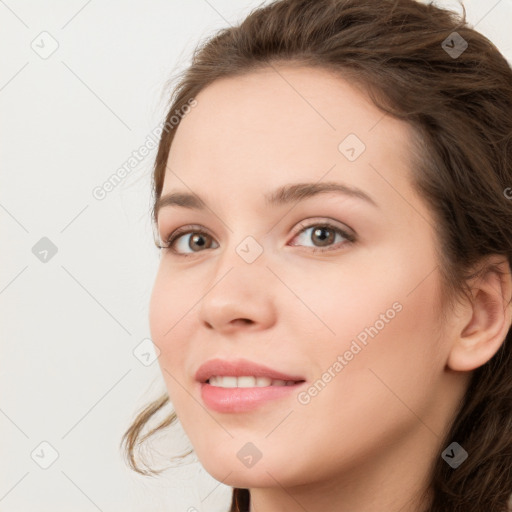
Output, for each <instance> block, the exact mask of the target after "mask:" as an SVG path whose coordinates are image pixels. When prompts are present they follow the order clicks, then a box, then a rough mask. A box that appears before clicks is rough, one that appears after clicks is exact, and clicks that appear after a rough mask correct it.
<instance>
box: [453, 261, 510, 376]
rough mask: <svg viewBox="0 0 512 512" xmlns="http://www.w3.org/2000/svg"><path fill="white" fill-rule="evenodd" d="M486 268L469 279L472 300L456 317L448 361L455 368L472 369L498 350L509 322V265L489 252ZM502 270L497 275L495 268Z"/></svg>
mask: <svg viewBox="0 0 512 512" xmlns="http://www.w3.org/2000/svg"><path fill="white" fill-rule="evenodd" d="M483 265H485V267H484V268H486V271H485V272H484V273H482V275H481V276H479V277H476V278H474V279H473V281H472V283H471V290H472V301H471V303H467V302H466V303H465V305H464V307H463V312H462V314H461V315H460V316H458V317H457V322H456V324H455V331H454V338H453V345H452V349H451V351H450V354H449V357H448V361H447V365H448V366H449V367H450V368H451V369H452V370H456V371H470V370H474V369H476V368H478V367H480V366H482V365H484V364H485V363H487V361H489V360H490V359H491V358H492V357H493V356H494V354H496V352H497V351H498V350H499V348H500V347H501V345H502V344H503V341H504V340H505V338H506V336H507V333H508V332H509V330H510V328H511V323H512V303H511V302H510V301H511V293H512V282H511V273H510V265H509V263H508V261H507V259H506V258H505V257H504V256H500V255H491V256H490V257H488V258H486V261H485V262H484V263H483ZM491 265H494V267H495V268H498V269H499V270H501V272H503V275H500V274H499V273H498V272H496V270H495V268H492V267H491Z"/></svg>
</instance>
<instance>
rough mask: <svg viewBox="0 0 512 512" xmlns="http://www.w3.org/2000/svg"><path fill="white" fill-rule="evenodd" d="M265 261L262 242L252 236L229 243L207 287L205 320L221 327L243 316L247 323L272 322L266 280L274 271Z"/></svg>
mask: <svg viewBox="0 0 512 512" xmlns="http://www.w3.org/2000/svg"><path fill="white" fill-rule="evenodd" d="M235 236H236V235H235ZM232 240H234V238H233V236H232ZM266 263H267V260H266V258H265V251H264V249H263V245H262V244H261V243H260V242H259V241H258V240H256V238H255V237H253V236H252V235H247V236H245V237H243V238H242V239H241V241H239V242H238V243H236V242H235V243H232V244H231V243H230V244H229V247H228V248H227V249H226V250H225V251H223V252H222V253H221V254H220V255H219V259H218V261H217V264H216V266H215V271H214V272H213V273H212V276H211V280H210V281H209V286H208V287H207V290H205V295H204V297H203V300H202V301H201V307H200V316H201V318H202V320H203V321H205V322H207V323H208V324H210V326H213V327H216V328H218V329H221V328H223V327H226V326H228V325H233V324H235V323H236V324H239V323H240V322H239V321H240V319H243V320H244V323H247V321H251V322H257V323H261V322H263V323H266V322H268V321H270V318H271V317H272V310H273V307H272V297H271V291H270V289H269V285H268V284H267V281H268V280H269V279H271V278H272V273H271V272H270V271H269V269H268V268H267V267H266Z"/></svg>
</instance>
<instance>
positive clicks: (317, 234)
mask: <svg viewBox="0 0 512 512" xmlns="http://www.w3.org/2000/svg"><path fill="white" fill-rule="evenodd" d="M299 226H300V228H302V229H301V230H300V231H299V232H298V233H297V234H296V235H295V236H294V237H293V239H292V240H295V239H298V238H300V237H301V236H303V237H304V235H301V234H302V233H306V232H307V231H308V230H311V229H313V228H316V229H313V231H312V232H311V234H310V235H309V237H308V236H306V237H305V238H306V240H311V241H313V242H314V243H316V244H318V245H317V246H316V247H314V248H313V249H309V250H310V252H318V251H320V252H326V251H330V250H333V249H336V248H338V247H339V246H340V245H346V244H350V243H353V242H355V241H356V237H355V235H353V234H351V233H349V232H348V231H347V230H345V229H342V228H340V227H337V226H335V225H334V224H332V223H330V222H315V223H309V224H304V223H301V224H300V225H299ZM190 235H193V236H190ZM336 235H339V237H341V239H342V241H341V243H339V244H338V246H335V247H334V248H333V247H329V246H330V245H331V244H333V243H334V241H335V238H336ZM343 239H344V240H345V242H343ZM212 241H213V237H211V236H210V234H209V233H208V232H206V231H204V230H203V229H201V227H200V226H183V227H181V228H179V229H177V230H176V231H174V232H173V233H172V234H171V235H170V236H169V237H168V238H167V239H166V240H165V243H166V245H164V246H160V245H158V247H159V248H160V249H164V250H166V251H171V252H173V253H174V254H176V255H178V256H184V257H187V256H191V255H192V254H194V253H197V252H201V251H200V250H195V249H197V248H199V249H205V248H206V249H211V248H213V249H215V248H216V247H218V244H217V245H216V246H212ZM215 244H216V242H215ZM291 245H292V246H296V245H300V244H296V243H293V244H291ZM326 247H328V248H326ZM186 250H191V251H192V252H188V253H187V252H186Z"/></svg>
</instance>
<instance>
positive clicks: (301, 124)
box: [163, 66, 410, 199]
mask: <svg viewBox="0 0 512 512" xmlns="http://www.w3.org/2000/svg"><path fill="white" fill-rule="evenodd" d="M195 99H196V101H197V105H196V106H195V107H194V108H192V109H191V110H190V112H189V113H188V114H186V115H185V116H184V118H183V119H182V121H181V123H180V125H179V126H178V128H177V132H176V134H175V137H174V140H173V143H172V146H171V150H170V153H169V158H168V170H167V173H166V177H165V180H164V188H163V193H166V192H168V191H171V190H175V189H180V190H183V188H184V185H186V186H188V187H190V188H191V189H192V190H193V191H194V192H197V193H199V194H200V195H201V193H202V192H204V193H205V194H208V189H210V190H212V189H213V188H215V187H216V186H218V187H219V188H222V190H223V192H224V193H226V194H228V193H230V192H231V193H232V194H241V193H243V191H244V190H246V191H248V192H249V191H251V192H252V193H256V194H259V195H261V197H263V195H264V193H265V192H267V191H268V190H269V189H274V188H277V187H279V186H280V185H282V184H283V183H288V182H290V181H296V182H298V181H302V182H305V181H319V180H321V179H323V178H324V177H325V178H326V179H328V180H329V181H332V180H338V181H342V182H344V183H347V184H349V185H353V186H356V187H359V188H362V189H366V190H367V191H368V193H369V194H370V195H372V192H373V195H375V194H377V195H378V196H382V195H386V194H387V195H392V194H396V191H395V192H393V191H392V187H391V188H390V185H389V184H394V185H396V186H398V188H402V189H403V188H404V187H405V188H407V186H408V179H409V168H410V150H409V142H410V128H409V126H408V125H407V124H406V123H404V122H402V121H399V120H396V119H394V118H391V117H390V116H386V115H384V113H383V112H382V111H380V110H379V109H377V107H375V106H374V105H373V103H371V101H370V100H369V99H368V98H367V96H366V95H365V94H364V92H362V91H361V90H359V89H358V88H357V87H354V86H353V85H351V84H350V83H349V82H347V81H346V80H344V79H342V78H340V77H339V76H336V75H334V74H332V73H330V72H329V71H326V70H321V69H316V68H315V69H312V68H304V67H296V66H294V67H292V66H289V67H287V66H279V67H276V69H272V68H265V69H262V70H258V71H256V72H251V73H248V74H245V75H242V76H237V77H229V78H223V79H219V80H217V81H215V82H213V83H212V84H210V85H209V86H207V87H206V88H205V89H203V90H202V91H201V92H200V93H199V94H198V95H197V97H196V98H195ZM351 148H353V149H354V150H353V151H352V149H351ZM347 151H348V152H347ZM354 154H355V157H356V158H354ZM347 156H348V157H350V158H348V157H347ZM171 171H172V172H171ZM379 175H381V177H379ZM383 177H384V178H385V180H387V181H388V182H389V184H388V185H385V183H386V181H385V180H383ZM395 199H396V197H395Z"/></svg>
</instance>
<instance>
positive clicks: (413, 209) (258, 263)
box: [150, 65, 511, 512]
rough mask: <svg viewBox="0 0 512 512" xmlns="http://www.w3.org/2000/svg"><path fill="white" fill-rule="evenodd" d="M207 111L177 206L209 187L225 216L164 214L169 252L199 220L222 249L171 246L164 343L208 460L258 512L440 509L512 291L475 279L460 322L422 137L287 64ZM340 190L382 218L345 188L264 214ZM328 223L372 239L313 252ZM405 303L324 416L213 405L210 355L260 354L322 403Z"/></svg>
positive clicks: (158, 309) (192, 115)
mask: <svg viewBox="0 0 512 512" xmlns="http://www.w3.org/2000/svg"><path fill="white" fill-rule="evenodd" d="M277 70H278V72H277ZM283 78H285V79H283ZM196 100H197V101H198V104H197V106H196V107H194V108H193V109H191V111H190V112H189V113H188V114H187V115H186V116H185V117H184V118H183V120H182V121H181V123H180V125H179V127H178V129H177V132H176V135H175V139H174V142H173V144H172V147H171V150H170V153H169V159H168V164H167V171H166V177H165V180H164V187H163V195H165V194H167V193H169V192H171V191H173V192H174V191H178V190H179V191H185V192H190V191H193V192H194V193H195V194H198V195H199V196H200V197H201V198H203V199H204V200H205V201H206V202H207V204H208V206H209V209H206V210H205V211H195V210H190V209H187V208H183V207H176V206H170V207H166V208H163V209H162V210H161V211H160V212H159V217H158V232H159V235H160V237H161V239H162V240H164V239H166V238H168V236H169V235H170V234H171V233H172V232H173V231H174V230H176V229H177V228H179V227H180V226H185V225H188V224H197V225H199V226H198V227H197V228H191V230H192V231H193V233H192V235H193V234H194V233H196V232H197V231H202V230H206V231H207V233H206V234H205V235H203V236H204V237H205V239H204V242H206V244H207V245H206V248H201V247H198V246H197V245H194V244H193V243H192V246H190V245H189V242H193V240H192V236H191V234H190V233H189V234H184V235H182V236H181V239H180V241H179V242H176V244H177V245H176V246H175V249H176V250H177V251H180V252H181V253H188V254H190V256H189V257H184V256H182V255H180V254H175V253H172V252H171V251H170V250H164V251H162V253H161V260H160V265H159V269H158V273H157V276H156V280H155V283H154V288H153V292H152V296H151V303H150V328H151V334H152V339H153V341H154V343H155V344H156V345H157V346H158V347H159V349H160V351H161V354H160V357H159V364H160V367H161V370H162V374H163V377H164V380H165V383H166V386H167V389H168V392H169V396H170V399H171V402H172V404H173V406H174V409H175V411H176V413H177V415H178V418H179V419H180V422H181V424H182V426H183V428H184V430H185V432H186V434H187V436H188V437H189V439H190V441H191V443H192V445H193V447H194V449H195V452H196V454H197V456H198V458H199V460H200V462H201V463H202V465H203V466H204V468H205V469H206V471H208V472H209V473H210V474H211V475H212V476H213V477H214V478H215V479H217V480H219V481H222V482H223V483H224V484H226V485H229V486H233V487H235V486H236V487H241V488H249V489H250V491H251V500H252V503H251V510H252V511H258V512H260V511H261V512H263V511H264V512H278V511H286V510H307V511H308V512H315V511H322V512H329V511H336V512H353V511H355V510H357V511H358V512H377V511H378V512H382V510H386V511H396V512H398V511H400V512H407V511H420V510H422V508H421V504H420V502H419V501H417V496H418V493H419V492H420V491H422V490H424V489H425V488H426V487H428V481H429V480H428V475H429V469H430V466H431V464H432V463H433V462H434V461H435V460H437V457H438V450H439V449H441V450H443V449H444V448H445V447H446V446H444V445H442V443H443V439H442V436H443V435H444V433H445V430H446V429H447V427H448V424H449V422H450V421H451V420H452V419H453V417H454V415H455V413H456V407H457V404H458V403H459V400H460V399H461V397H462V395H463V393H464V391H465V390H466V387H467V385H468V383H469V377H470V376H471V370H473V369H474V368H477V367H478V366H480V365H482V364H484V363H485V362H486V361H487V360H489V359H490V358H491V357H492V355H494V353H495V352H496V351H497V350H498V348H499V346H500V345H501V343H502V341H503V339H504V337H505V335H506V333H507V330H508V327H509V326H510V318H511V313H510V308H509V309H508V310H506V311H505V306H504V305H503V300H501V299H500V292H503V293H506V294H508V296H509V295H510V280H508V281H503V282H502V281H500V280H499V279H498V278H497V277H496V276H495V275H494V274H493V275H489V276H487V277H486V278H485V279H482V281H481V282H480V281H479V282H476V283H475V290H478V293H475V297H476V299H475V303H474V304H472V303H464V305H460V306H458V307H457V309H456V311H455V313H454V314H453V315H452V316H450V317H449V319H448V321H447V322H444V323H442V321H441V316H440V315H439V310H438V304H439V303H440V297H441V293H442V290H441V287H440V274H439V271H438V270H436V268H437V264H438V261H437V257H436V252H435V249H436V244H437V242H436V239H435V235H434V231H433V226H434V221H433V218H432V215H431V213H430V212H429V208H428V206H427V205H426V204H425V202H424V201H423V199H422V198H421V197H419V196H418V195H417V194H416V193H415V192H414V190H413V188H412V185H411V176H410V158H409V155H410V152H409V146H408V142H409V141H410V131H409V126H408V125H407V124H405V123H403V122H401V121H398V120H394V119H392V118H390V117H389V116H385V117H383V114H382V112H381V111H379V110H378V109H377V108H376V107H375V106H374V105H373V104H372V103H371V102H370V100H369V99H368V98H367V97H366V96H365V95H364V94H363V92H362V91H360V90H359V89H356V88H354V87H352V86H351V85H350V84H349V83H347V82H346V81H345V80H343V79H341V78H339V77H336V76H334V75H332V74H330V73H329V72H327V71H320V70H318V69H315V70H311V69H307V68H304V67H300V66H299V67H292V66H284V65H282V66H280V67H279V68H276V70H274V69H271V68H268V69H264V70H260V71H257V72H251V73H250V74H247V75H245V76H243V77H237V78H226V79H221V80H218V81H216V82H214V83H213V84H211V85H210V86H208V87H207V88H206V89H204V90H203V91H201V93H200V94H198V96H197V97H196ZM350 133H353V134H356V135H357V136H358V137H359V139H360V140H362V141H363V142H364V144H365V146H366V149H365V151H364V152H363V153H362V154H361V155H360V156H359V157H358V158H357V159H356V160H355V161H353V162H351V161H349V160H348V159H347V158H346V157H345V156H344V155H343V154H342V153H341V152H340V151H339V150H338V145H339V144H340V142H341V141H342V140H343V139H344V138H345V137H346V136H347V135H348V134H350ZM325 181H335V182H338V183H345V184H348V185H350V186H354V187H358V188H360V189H362V190H363V191H364V192H366V193H367V194H368V195H370V196H371V197H372V198H373V199H374V200H375V202H376V203H377V205H378V207H375V206H372V205H371V204H369V203H366V202H365V201H362V200H360V199H357V198H353V197H348V196H344V195H339V194H336V193H328V194H321V195H318V196H316V197H312V198H308V199H305V200H302V201H298V202H295V203H293V204H289V205H280V206H276V207H268V206H266V205H265V203H264V199H263V197H264V194H265V193H267V192H269V191H271V190H274V189H276V188H277V187H279V186H281V185H285V184H289V183H298V182H314V183H316V182H325ZM327 220H331V222H333V223H334V224H335V226H336V227H339V228H341V229H345V230H349V232H350V233H354V234H355V236H356V241H355V242H353V243H347V240H346V239H345V238H343V236H342V235H340V234H336V238H335V239H333V240H332V242H330V244H328V245H327V247H325V248H324V252H315V253H313V252H311V249H312V248H320V249H322V247H324V246H323V245H322V243H321V240H322V238H321V237H320V238H319V237H318V236H317V237H315V236H314V229H307V228H306V229H304V228H301V227H300V225H299V223H301V222H302V221H306V222H307V224H308V225H313V226H318V224H320V227H321V225H322V221H323V222H325V221H327ZM315 222H316V224H315ZM198 228H201V229H198ZM335 233H336V232H331V231H328V232H327V236H329V234H330V235H331V236H334V235H335ZM247 236H252V237H253V238H254V239H255V240H257V242H258V243H259V244H260V246H261V248H262V250H263V252H262V254H261V255H260V256H259V257H258V258H257V259H256V260H255V261H254V262H252V263H247V262H246V261H245V260H244V259H242V257H240V256H239V254H238V253H237V252H236V248H237V246H238V245H239V244H240V243H241V242H242V241H243V240H244V239H245V238H246V237H247ZM208 244H211V245H208ZM293 244H295V245H293ZM327 249H333V250H330V251H329V250H327ZM508 271H509V272H510V270H508ZM500 300H501V302H500ZM397 302H398V303H399V304H400V305H401V310H400V312H396V314H395V315H394V318H392V319H391V320H388V322H386V323H385V326H384V327H383V328H382V329H381V330H379V332H378V334H377V335H376V336H374V337H373V338H370V337H369V338H368V340H367V345H366V346H365V345H363V344H361V343H359V345H361V346H362V350H360V351H359V352H358V353H357V354H356V355H355V356H354V357H353V358H352V360H350V361H348V362H347V364H346V366H344V367H343V369H342V370H341V371H339V372H338V373H336V374H335V375H336V376H335V377H333V378H332V379H331V381H330V382H328V383H327V385H326V386H325V387H324V388H323V389H322V390H321V392H319V393H317V395H316V396H314V397H311V400H310V402H309V403H308V404H302V403H299V401H298V399H297V395H296V394H293V393H292V394H290V395H289V396H288V397H286V398H282V399H279V400H275V401H269V402H266V403H265V404H263V406H261V407H260V408H258V409H256V410H253V411H250V412H244V413H219V412H215V411H211V410H209V409H207V408H206V407H205V406H204V403H203V402H202V399H201V396H200V390H199V384H198V383H197V382H196V381H195V380H194V374H195V371H196V370H197V368H198V367H199V366H200V365H201V364H202V363H203V362H205V361H206V360H208V359H210V358H213V357H221V358H229V359H232V358H234V357H243V358H247V359H250V360H253V361H256V362H259V363H262V364H266V365H268V366H271V367H273V368H276V369H278V370H281V371H284V372H286V373H293V374H299V375H302V376H303V377H304V378H305V379H306V381H307V386H306V389H308V387H309V386H311V385H312V384H313V383H314V382H315V381H317V379H320V378H322V375H323V374H324V372H325V371H326V370H327V369H328V368H329V367H332V366H333V364H334V363H335V362H336V360H337V357H338V355H343V354H344V353H345V352H346V351H347V350H348V349H349V348H350V346H351V343H352V341H353V340H354V339H355V338H356V337H357V335H358V334H360V333H361V332H362V331H364V329H365V327H369V326H372V325H375V324H376V321H377V320H379V318H381V316H380V315H381V314H385V313H386V311H387V310H389V309H390V308H391V309H392V305H393V304H394V303H397ZM248 442H251V443H253V444H254V445H255V446H256V447H257V448H258V450H259V451H260V452H261V454H262V457H261V459H260V460H259V461H258V462H257V463H256V464H254V465H253V466H252V467H246V466H245V465H244V464H242V462H241V461H240V460H239V458H238V457H237V452H238V451H239V450H240V449H241V448H242V447H243V446H244V445H245V444H246V443H248ZM423 505H425V503H423Z"/></svg>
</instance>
